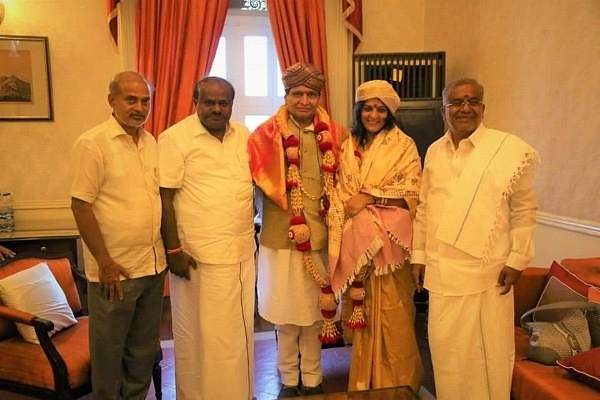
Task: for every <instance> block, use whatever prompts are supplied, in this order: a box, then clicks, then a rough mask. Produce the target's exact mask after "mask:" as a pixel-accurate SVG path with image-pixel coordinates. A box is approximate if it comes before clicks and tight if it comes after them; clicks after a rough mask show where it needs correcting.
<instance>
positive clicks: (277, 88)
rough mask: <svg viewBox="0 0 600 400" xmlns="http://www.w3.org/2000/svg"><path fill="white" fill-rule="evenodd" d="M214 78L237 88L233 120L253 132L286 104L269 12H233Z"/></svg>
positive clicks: (224, 36) (219, 47)
mask: <svg viewBox="0 0 600 400" xmlns="http://www.w3.org/2000/svg"><path fill="white" fill-rule="evenodd" d="M210 75H216V76H220V77H222V78H225V79H227V80H228V81H229V82H231V83H232V84H233V86H234V87H235V99H234V102H233V113H232V118H233V119H235V120H237V121H239V122H242V123H243V124H245V125H246V126H247V127H248V129H250V131H253V130H254V129H255V128H256V127H257V126H258V125H260V124H261V123H262V122H263V121H265V120H266V119H267V118H269V117H270V116H271V115H273V114H274V113H275V112H276V111H277V109H278V108H279V106H280V105H281V104H283V95H284V90H283V84H282V83H281V70H280V68H279V62H278V61H277V53H276V51H275V44H274V42H273V36H272V33H271V27H270V24H269V17H268V15H267V13H266V12H260V11H240V10H232V9H230V10H229V13H228V15H227V19H226V20H225V28H224V29H223V34H222V36H221V39H220V40H219V46H218V48H217V54H216V56H215V61H214V63H213V66H212V69H211V71H210Z"/></svg>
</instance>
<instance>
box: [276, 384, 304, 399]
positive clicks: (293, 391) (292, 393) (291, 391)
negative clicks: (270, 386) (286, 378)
mask: <svg viewBox="0 0 600 400" xmlns="http://www.w3.org/2000/svg"><path fill="white" fill-rule="evenodd" d="M299 396H300V389H298V386H285V385H283V386H282V387H281V390H280V391H279V394H278V395H277V398H278V399H283V398H287V397H299Z"/></svg>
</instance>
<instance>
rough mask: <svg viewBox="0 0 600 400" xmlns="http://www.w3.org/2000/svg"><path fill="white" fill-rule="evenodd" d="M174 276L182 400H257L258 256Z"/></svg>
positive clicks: (177, 367) (178, 379)
mask: <svg viewBox="0 0 600 400" xmlns="http://www.w3.org/2000/svg"><path fill="white" fill-rule="evenodd" d="M190 272H191V274H190V275H191V279H190V280H189V281H188V280H186V279H183V278H179V277H177V276H175V275H172V274H171V276H170V290H171V312H172V317H173V339H174V345H175V384H176V391H177V399H178V400H186V399H189V400H212V399H252V397H253V391H254V389H253V383H254V376H253V371H254V340H253V335H254V282H255V264H254V258H249V259H247V260H245V261H243V262H241V263H237V264H227V265H215V264H203V263H198V268H197V269H196V270H191V271H190Z"/></svg>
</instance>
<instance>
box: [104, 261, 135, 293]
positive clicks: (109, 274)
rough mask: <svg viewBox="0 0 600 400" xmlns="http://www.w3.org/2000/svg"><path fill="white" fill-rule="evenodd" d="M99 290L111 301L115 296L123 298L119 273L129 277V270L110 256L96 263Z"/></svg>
mask: <svg viewBox="0 0 600 400" xmlns="http://www.w3.org/2000/svg"><path fill="white" fill-rule="evenodd" d="M98 274H99V283H100V292H101V293H102V295H103V296H106V298H107V299H108V301H110V302H111V303H112V302H114V301H115V297H116V298H117V299H119V300H123V297H124V296H123V287H122V286H121V275H123V276H124V277H125V278H129V272H127V270H126V269H125V268H123V267H122V266H121V265H120V264H118V263H117V262H115V260H113V259H112V258H111V259H109V260H107V261H104V262H102V264H100V263H99V265H98Z"/></svg>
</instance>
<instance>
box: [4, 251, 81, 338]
mask: <svg viewBox="0 0 600 400" xmlns="http://www.w3.org/2000/svg"><path fill="white" fill-rule="evenodd" d="M0 299H1V300H2V302H3V303H4V304H5V305H7V306H9V307H12V308H15V309H17V310H21V311H26V312H28V313H31V314H34V315H36V316H38V317H41V318H45V319H48V320H50V321H52V322H53V323H54V329H53V330H52V331H51V332H50V336H52V335H54V334H55V333H56V332H58V331H60V330H61V329H64V328H66V327H69V326H71V325H73V324H75V323H77V319H75V316H74V315H73V311H72V310H71V307H69V303H68V302H67V298H66V297H65V294H64V292H63V290H62V289H61V287H60V285H59V284H58V282H57V281H56V278H55V277H54V275H53V274H52V271H50V268H49V267H48V264H46V263H45V262H42V263H39V264H38V265H35V266H33V267H30V268H27V269H25V270H23V271H20V272H17V273H15V274H12V275H10V276H8V277H6V278H4V279H0ZM17 329H18V330H19V333H20V334H21V336H23V339H25V340H26V341H28V342H31V343H37V344H39V341H38V339H37V336H36V335H35V330H34V329H33V327H32V326H28V325H25V324H20V323H18V324H17Z"/></svg>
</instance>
